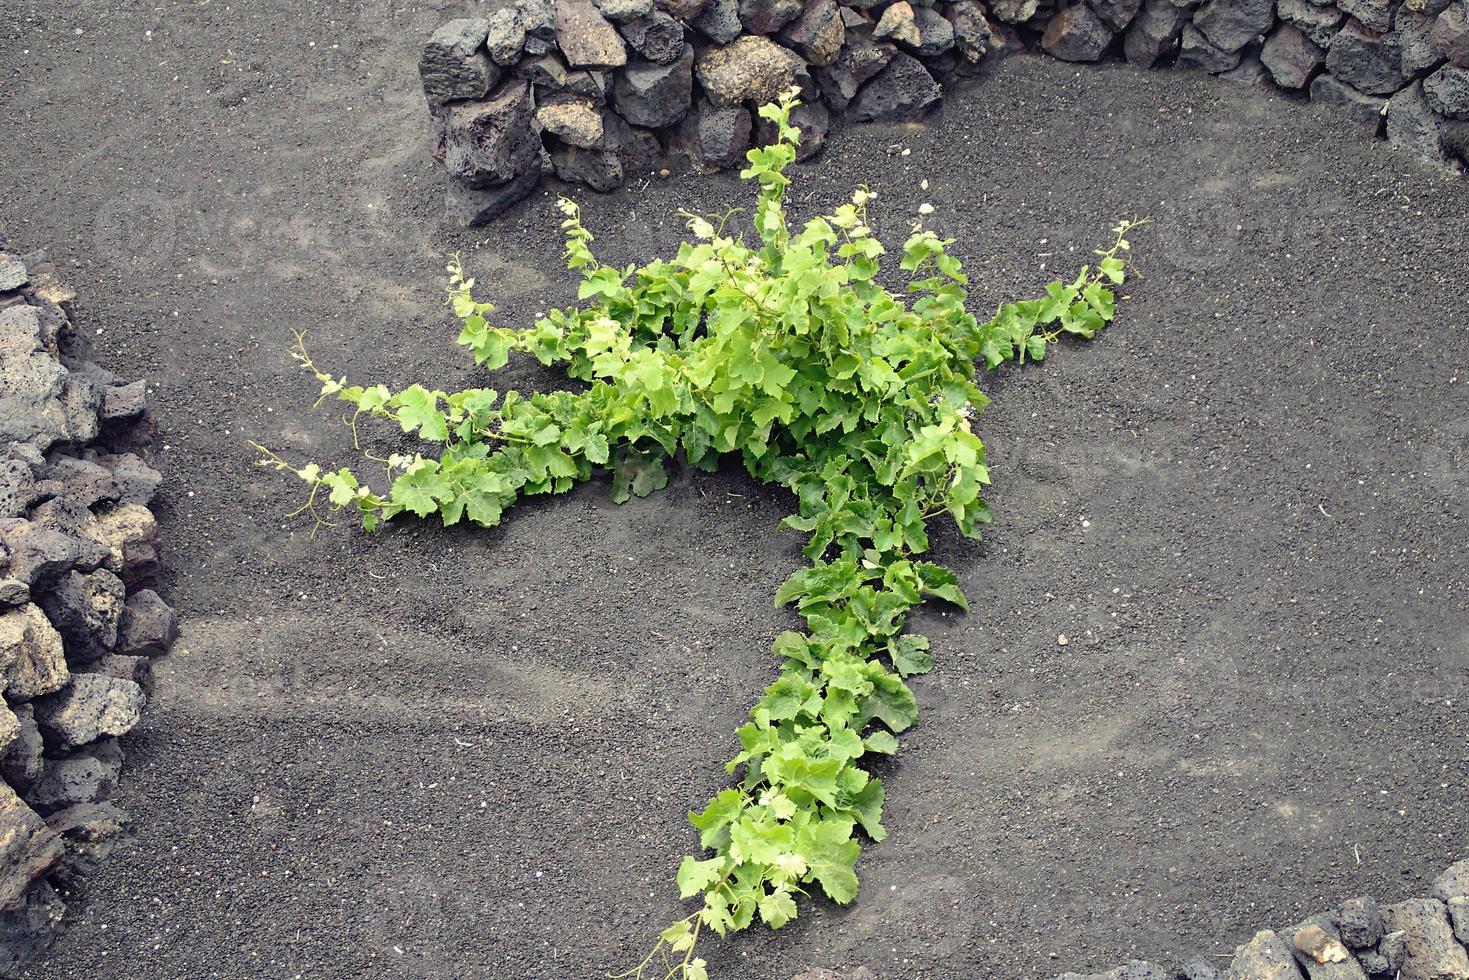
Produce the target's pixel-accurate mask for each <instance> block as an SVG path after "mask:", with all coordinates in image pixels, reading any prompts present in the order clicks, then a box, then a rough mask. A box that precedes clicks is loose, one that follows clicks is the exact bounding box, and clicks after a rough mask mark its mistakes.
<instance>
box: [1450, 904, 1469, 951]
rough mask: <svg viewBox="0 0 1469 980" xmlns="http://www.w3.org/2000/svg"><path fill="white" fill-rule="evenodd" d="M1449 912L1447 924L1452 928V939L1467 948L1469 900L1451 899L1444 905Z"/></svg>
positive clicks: (1468, 943)
mask: <svg viewBox="0 0 1469 980" xmlns="http://www.w3.org/2000/svg"><path fill="white" fill-rule="evenodd" d="M1445 905H1446V907H1447V908H1448V910H1449V922H1450V924H1451V925H1453V927H1454V938H1455V939H1457V940H1458V941H1459V945H1461V946H1469V898H1451V899H1449V900H1448V902H1446V903H1445Z"/></svg>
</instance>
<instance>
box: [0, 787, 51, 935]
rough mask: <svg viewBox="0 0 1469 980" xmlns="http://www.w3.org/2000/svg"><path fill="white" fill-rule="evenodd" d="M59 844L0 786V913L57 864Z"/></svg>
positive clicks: (7, 790) (31, 811)
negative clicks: (0, 910)
mask: <svg viewBox="0 0 1469 980" xmlns="http://www.w3.org/2000/svg"><path fill="white" fill-rule="evenodd" d="M61 849H62V843H61V838H59V837H58V836H57V835H56V834H55V833H54V832H53V831H52V830H51V829H50V828H48V827H47V826H46V824H45V822H44V821H42V820H41V818H40V817H39V816H37V815H36V813H35V811H33V810H32V809H31V808H30V807H28V806H26V805H25V804H24V803H22V802H21V800H20V797H19V796H17V795H16V794H15V790H13V789H11V788H10V787H9V786H6V785H5V784H4V783H0V909H3V908H14V907H15V906H16V905H17V904H19V902H20V900H21V898H22V896H23V895H25V893H26V892H27V891H28V890H29V889H30V887H31V883H32V882H34V881H36V880H38V879H39V878H41V877H42V876H43V875H45V874H46V873H47V872H48V871H50V870H51V868H52V867H53V866H55V864H56V862H57V861H59V860H61Z"/></svg>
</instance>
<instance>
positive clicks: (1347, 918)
mask: <svg viewBox="0 0 1469 980" xmlns="http://www.w3.org/2000/svg"><path fill="white" fill-rule="evenodd" d="M1313 88H1314V86H1313ZM1332 922H1334V923H1335V924H1336V930H1337V934H1338V935H1339V936H1340V937H1341V941H1342V942H1343V943H1344V944H1345V945H1346V946H1347V948H1349V949H1369V948H1371V947H1373V946H1376V945H1377V941H1378V940H1379V939H1381V938H1382V933H1383V931H1384V930H1383V919H1382V909H1381V907H1379V906H1378V904H1377V903H1376V902H1375V901H1373V900H1372V899H1371V898H1370V897H1368V896H1365V895H1364V896H1362V897H1360V898H1351V899H1348V900H1347V901H1345V902H1342V903H1341V906H1340V907H1339V908H1338V909H1337V910H1336V912H1335V913H1334V914H1333V915H1332Z"/></svg>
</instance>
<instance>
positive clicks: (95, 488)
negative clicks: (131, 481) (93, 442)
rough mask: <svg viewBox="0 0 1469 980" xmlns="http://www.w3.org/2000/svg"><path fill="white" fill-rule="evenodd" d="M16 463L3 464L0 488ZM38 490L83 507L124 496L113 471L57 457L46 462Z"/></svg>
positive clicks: (90, 462) (0, 462)
mask: <svg viewBox="0 0 1469 980" xmlns="http://www.w3.org/2000/svg"><path fill="white" fill-rule="evenodd" d="M14 462H15V461H12V460H0V486H3V484H4V481H5V480H6V478H7V470H8V464H10V463H14ZM22 465H23V464H22ZM25 472H26V474H27V475H29V474H30V472H31V470H30V467H29V466H25ZM39 489H40V490H41V491H42V492H43V493H44V495H45V496H47V497H65V498H67V499H68V500H70V501H72V502H73V503H75V504H77V505H79V506H81V507H95V506H96V505H97V504H101V503H112V502H114V501H116V500H117V499H118V498H119V497H121V496H122V487H120V486H119V485H118V483H117V478H116V477H115V476H113V474H112V471H111V470H109V469H108V468H107V467H105V466H102V465H101V464H99V463H95V462H93V461H91V460H85V459H77V458H76V457H75V456H55V457H53V458H52V459H51V460H50V461H49V462H47V464H46V467H45V469H43V470H42V471H41V483H40V487H39Z"/></svg>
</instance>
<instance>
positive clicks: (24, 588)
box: [0, 578, 31, 609]
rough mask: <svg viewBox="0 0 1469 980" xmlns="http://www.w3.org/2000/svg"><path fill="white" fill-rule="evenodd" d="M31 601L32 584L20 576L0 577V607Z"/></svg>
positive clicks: (7, 607)
mask: <svg viewBox="0 0 1469 980" xmlns="http://www.w3.org/2000/svg"><path fill="white" fill-rule="evenodd" d="M30 601H31V589H30V586H28V585H26V584H25V583H24V582H22V581H21V580H20V579H18V578H0V609H11V608H14V607H15V606H23V605H25V604H26V603H28V602H30Z"/></svg>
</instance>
